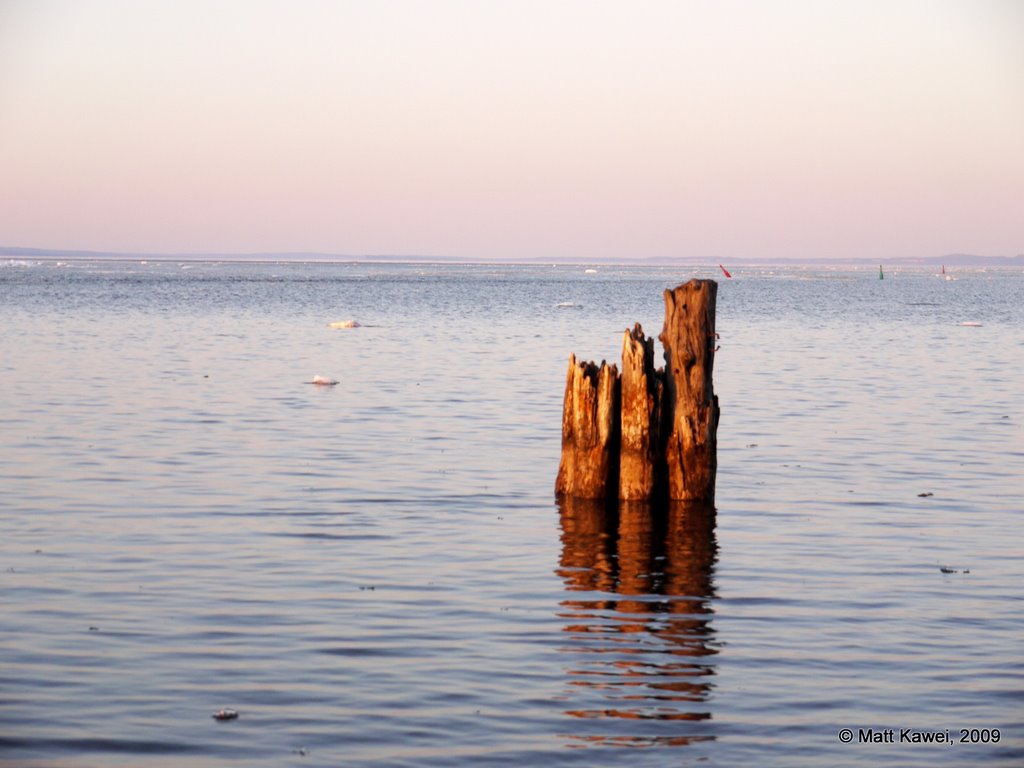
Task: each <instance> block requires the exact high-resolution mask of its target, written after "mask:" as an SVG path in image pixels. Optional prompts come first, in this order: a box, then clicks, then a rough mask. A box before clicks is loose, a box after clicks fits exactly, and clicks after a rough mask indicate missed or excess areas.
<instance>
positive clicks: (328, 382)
mask: <svg viewBox="0 0 1024 768" xmlns="http://www.w3.org/2000/svg"><path fill="white" fill-rule="evenodd" d="M307 383H308V384H316V385H317V386H318V387H333V386H334V385H335V384H337V383H338V382H337V380H336V379H328V378H327V377H326V376H321V375H320V374H317V375H316V376H314V377H313V380H312V381H310V382H307Z"/></svg>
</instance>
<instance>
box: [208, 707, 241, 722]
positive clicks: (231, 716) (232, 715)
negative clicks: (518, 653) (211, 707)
mask: <svg viewBox="0 0 1024 768" xmlns="http://www.w3.org/2000/svg"><path fill="white" fill-rule="evenodd" d="M213 719H214V720H237V719H238V710H235V709H218V710H217V711H216V712H214V713H213Z"/></svg>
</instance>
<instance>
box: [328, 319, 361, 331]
mask: <svg viewBox="0 0 1024 768" xmlns="http://www.w3.org/2000/svg"><path fill="white" fill-rule="evenodd" d="M327 327H328V328H334V329H335V330H340V329H342V328H362V326H361V325H360V324H359V321H358V320H336V321H334V322H333V323H328V324H327Z"/></svg>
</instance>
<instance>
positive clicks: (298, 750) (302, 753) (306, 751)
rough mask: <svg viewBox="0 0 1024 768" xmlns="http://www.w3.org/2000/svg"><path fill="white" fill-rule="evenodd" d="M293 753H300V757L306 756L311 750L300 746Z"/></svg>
mask: <svg viewBox="0 0 1024 768" xmlns="http://www.w3.org/2000/svg"><path fill="white" fill-rule="evenodd" d="M292 754H293V755H298V756H299V757H305V756H306V755H308V754H309V750H307V749H306V748H305V747H299V748H298V749H293V750H292Z"/></svg>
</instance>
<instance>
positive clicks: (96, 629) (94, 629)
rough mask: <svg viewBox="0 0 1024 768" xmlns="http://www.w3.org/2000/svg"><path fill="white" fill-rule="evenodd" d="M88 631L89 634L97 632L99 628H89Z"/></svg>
mask: <svg viewBox="0 0 1024 768" xmlns="http://www.w3.org/2000/svg"><path fill="white" fill-rule="evenodd" d="M89 631H90V632H99V631H100V628H99V627H89Z"/></svg>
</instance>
